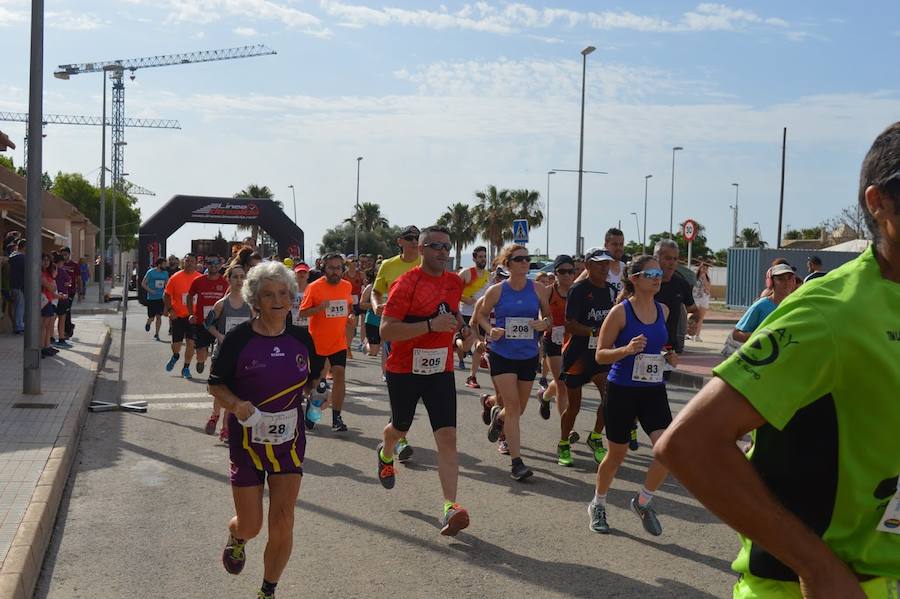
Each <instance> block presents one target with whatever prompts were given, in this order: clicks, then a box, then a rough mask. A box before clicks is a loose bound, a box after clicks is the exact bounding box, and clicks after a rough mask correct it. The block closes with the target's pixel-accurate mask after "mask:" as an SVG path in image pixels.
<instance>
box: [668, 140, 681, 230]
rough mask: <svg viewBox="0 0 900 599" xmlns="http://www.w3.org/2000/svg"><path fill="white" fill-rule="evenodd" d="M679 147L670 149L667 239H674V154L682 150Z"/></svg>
mask: <svg viewBox="0 0 900 599" xmlns="http://www.w3.org/2000/svg"><path fill="white" fill-rule="evenodd" d="M683 149H684V148H682V147H681V146H675V147H674V148H672V197H671V199H670V200H669V238H670V239H675V152H677V151H679V150H683Z"/></svg>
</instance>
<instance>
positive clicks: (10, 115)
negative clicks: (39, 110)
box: [0, 112, 181, 169]
mask: <svg viewBox="0 0 900 599" xmlns="http://www.w3.org/2000/svg"><path fill="white" fill-rule="evenodd" d="M0 121H12V122H16V123H27V122H28V113H27V112H0ZM106 123H107V124H109V119H107V120H106ZM42 124H43V125H47V124H54V125H101V124H103V121H102V120H101V118H100V117H99V116H83V115H71V114H45V115H44V120H43V121H42ZM123 126H125V127H144V128H148V129H181V123H179V122H178V121H175V120H171V119H125V121H124V123H123ZM24 141H25V143H24V144H22V145H23V146H24V148H25V159H24V160H23V163H24V165H25V168H26V169H27V168H28V136H27V135H26V136H25V138H24Z"/></svg>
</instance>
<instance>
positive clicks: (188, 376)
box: [181, 366, 194, 380]
mask: <svg viewBox="0 0 900 599" xmlns="http://www.w3.org/2000/svg"><path fill="white" fill-rule="evenodd" d="M181 376H182V377H184V378H186V379H188V380H190V379H192V378H194V377H192V376H191V369H190V368H189V367H187V366H185V367H184V368H182V369H181Z"/></svg>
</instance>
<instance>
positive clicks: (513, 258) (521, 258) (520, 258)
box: [509, 256, 531, 263]
mask: <svg viewBox="0 0 900 599" xmlns="http://www.w3.org/2000/svg"><path fill="white" fill-rule="evenodd" d="M509 261H510V262H519V263H522V262H530V261H531V257H530V256H511V257H510V258H509Z"/></svg>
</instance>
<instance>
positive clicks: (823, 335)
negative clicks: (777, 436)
mask: <svg viewBox="0 0 900 599" xmlns="http://www.w3.org/2000/svg"><path fill="white" fill-rule="evenodd" d="M816 303H817V302H814V301H809V298H804V299H803V300H800V301H797V302H789V303H788V304H787V305H785V304H782V305H781V306H779V307H778V309H777V310H776V311H775V312H773V313H772V314H771V315H770V316H769V318H767V319H766V320H765V321H764V326H763V327H760V328H759V329H757V330H756V332H755V333H754V334H753V336H751V337H750V339H748V340H747V342H746V343H745V344H744V345H743V346H742V347H741V349H739V350H738V351H737V352H735V353H734V354H732V356H731V357H730V358H728V359H727V360H725V361H724V362H722V363H721V364H720V365H718V366H717V367H716V368H714V369H713V373H714V374H715V375H716V376H718V377H720V378H721V379H722V380H724V381H725V382H726V383H728V384H729V385H731V386H732V387H734V388H735V389H736V390H737V391H738V392H739V393H740V394H741V395H743V396H744V397H745V398H746V399H747V400H748V401H749V402H750V403H751V404H752V405H753V407H754V408H756V410H757V411H758V412H759V413H760V414H761V415H762V417H763V418H765V419H766V420H767V421H768V422H769V423H770V424H772V426H774V427H775V428H777V429H778V430H781V429H783V428H784V427H785V426H786V425H787V423H788V422H790V420H791V418H793V416H794V414H795V413H796V412H797V411H798V410H800V409H801V408H804V407H805V406H807V405H809V404H811V403H812V402H814V401H816V400H817V399H819V398H820V397H822V396H824V395H827V394H828V393H829V392H831V390H832V389H833V387H834V383H835V381H836V380H837V379H838V378H839V377H840V364H841V361H840V359H839V357H838V355H837V352H838V346H837V343H836V342H835V339H834V337H833V335H832V333H831V328H830V327H829V326H828V322H827V318H826V317H825V316H824V315H823V312H822V310H821V307H819V306H817V305H816Z"/></svg>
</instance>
